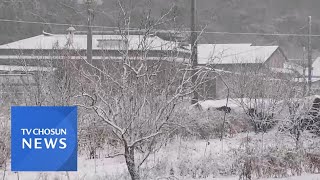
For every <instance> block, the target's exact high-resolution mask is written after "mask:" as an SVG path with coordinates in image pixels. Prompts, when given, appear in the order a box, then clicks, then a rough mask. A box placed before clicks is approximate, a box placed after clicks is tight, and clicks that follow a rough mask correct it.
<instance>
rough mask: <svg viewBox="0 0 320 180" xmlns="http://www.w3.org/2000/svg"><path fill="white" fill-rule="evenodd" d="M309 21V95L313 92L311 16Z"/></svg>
mask: <svg viewBox="0 0 320 180" xmlns="http://www.w3.org/2000/svg"><path fill="white" fill-rule="evenodd" d="M308 21H309V32H308V95H310V93H311V84H312V81H311V76H312V46H311V27H312V22H311V16H309V18H308Z"/></svg>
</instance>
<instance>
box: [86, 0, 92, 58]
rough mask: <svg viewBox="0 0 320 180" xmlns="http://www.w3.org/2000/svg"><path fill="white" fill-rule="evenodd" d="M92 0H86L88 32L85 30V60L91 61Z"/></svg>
mask: <svg viewBox="0 0 320 180" xmlns="http://www.w3.org/2000/svg"><path fill="white" fill-rule="evenodd" d="M92 1H93V0H87V1H86V4H87V11H88V22H87V23H88V32H87V61H88V62H90V63H91V62H92V21H93V10H92Z"/></svg>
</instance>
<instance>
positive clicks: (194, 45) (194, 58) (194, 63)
mask: <svg viewBox="0 0 320 180" xmlns="http://www.w3.org/2000/svg"><path fill="white" fill-rule="evenodd" d="M190 25H191V27H190V29H191V38H190V39H191V65H192V72H191V76H192V78H191V81H192V86H193V87H194V88H195V87H196V81H197V79H198V75H197V67H198V44H197V38H198V33H197V28H196V0H191V24H190ZM198 99H199V94H198V92H197V89H196V88H195V89H194V91H193V97H192V100H191V104H196V103H197V102H198Z"/></svg>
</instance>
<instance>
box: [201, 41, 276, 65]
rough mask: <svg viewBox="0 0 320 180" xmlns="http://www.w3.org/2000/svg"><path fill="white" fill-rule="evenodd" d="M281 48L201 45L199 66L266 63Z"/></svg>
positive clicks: (248, 45) (247, 45) (244, 45)
mask: <svg viewBox="0 0 320 180" xmlns="http://www.w3.org/2000/svg"><path fill="white" fill-rule="evenodd" d="M278 48H279V46H252V45H251V44H199V45H198V63H199V64H252V63H264V62H266V61H267V60H268V59H269V58H270V57H271V56H272V54H273V53H274V52H275V51H276V50H277V49H278Z"/></svg>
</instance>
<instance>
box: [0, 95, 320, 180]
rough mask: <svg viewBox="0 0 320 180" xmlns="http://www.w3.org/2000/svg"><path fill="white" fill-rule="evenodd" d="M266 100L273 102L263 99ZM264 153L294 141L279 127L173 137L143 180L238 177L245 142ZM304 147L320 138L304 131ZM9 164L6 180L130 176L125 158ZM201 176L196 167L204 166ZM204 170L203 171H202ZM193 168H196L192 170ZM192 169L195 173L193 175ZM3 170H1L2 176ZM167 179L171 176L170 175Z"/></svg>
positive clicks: (317, 179)
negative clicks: (51, 168) (72, 165)
mask: <svg viewBox="0 0 320 180" xmlns="http://www.w3.org/2000/svg"><path fill="white" fill-rule="evenodd" d="M260 101H261V102H263V103H266V102H270V100H268V99H261V100H260ZM239 102H246V103H250V101H249V100H246V99H230V100H229V102H228V106H229V107H231V108H233V109H241V105H240V104H239ZM200 105H201V107H202V108H203V109H208V108H216V107H221V106H225V105H226V99H222V100H216V101H203V102H200ZM248 141H249V143H250V144H252V145H253V147H254V148H255V149H254V150H255V151H257V152H258V153H260V151H261V153H262V154H263V153H264V152H263V151H264V150H265V149H268V148H273V147H276V148H280V149H281V148H283V149H293V148H294V147H295V140H294V138H293V137H291V136H289V135H288V134H284V133H281V132H279V131H277V130H276V129H274V130H272V131H270V132H268V133H266V134H255V133H239V134H236V135H234V136H233V137H226V138H223V139H222V140H220V139H208V140H198V139H192V138H188V139H182V138H179V137H176V138H174V139H173V140H172V141H171V142H169V143H168V144H167V145H166V146H165V147H163V148H162V149H161V150H160V151H159V152H157V153H156V154H152V155H151V156H150V157H149V159H148V161H146V163H145V165H144V166H143V167H142V174H143V177H144V179H158V180H160V179H163V180H164V179H166V177H169V176H171V175H172V174H173V175H174V176H175V177H177V179H178V180H194V179H203V180H209V179H210V180H211V179H213V180H238V179H239V176H237V175H238V173H237V172H233V173H232V167H233V166H234V164H236V159H237V158H238V157H239V156H240V155H241V153H243V149H244V148H245V145H246V143H247V142H248ZM301 142H302V147H304V148H305V149H308V148H309V147H311V146H313V145H315V144H316V145H317V144H318V145H319V144H320V140H319V138H318V137H315V136H314V135H312V134H307V133H304V134H302V137H301ZM9 167H10V164H9V165H8V168H7V171H6V175H5V179H8V180H11V179H12V180H15V179H20V180H100V179H101V180H102V179H103V180H104V179H106V180H122V179H123V180H126V179H128V173H127V168H126V164H125V160H124V158H123V157H115V158H100V159H87V158H86V157H85V156H84V155H79V158H78V171H77V172H68V173H66V172H43V173H37V172H19V173H14V172H10V168H9ZM201 168H202V171H201V173H200V174H201V175H203V174H205V175H203V176H201V177H200V176H199V175H198V174H197V172H196V169H201ZM203 169H204V170H203ZM193 170H194V171H193ZM203 171H204V172H203ZM190 172H192V173H194V174H196V175H195V177H194V178H193V177H191V176H190ZM2 177H3V171H1V169H0V179H2ZM167 179H168V178H167ZM274 179H277V180H285V179H287V180H320V174H308V173H306V172H304V173H303V175H302V176H292V177H286V178H268V179H266V178H265V179H264V180H274Z"/></svg>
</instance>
